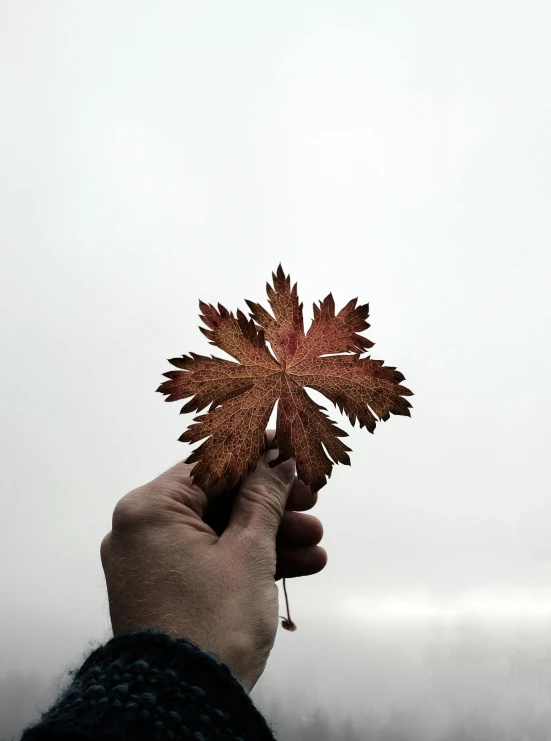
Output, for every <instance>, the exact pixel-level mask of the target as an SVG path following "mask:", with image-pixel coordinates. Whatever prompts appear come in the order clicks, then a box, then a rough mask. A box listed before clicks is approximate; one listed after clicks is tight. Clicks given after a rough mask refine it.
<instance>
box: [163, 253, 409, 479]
mask: <svg viewBox="0 0 551 741" xmlns="http://www.w3.org/2000/svg"><path fill="white" fill-rule="evenodd" d="M272 279H273V280H272V282H273V286H271V285H270V284H267V293H268V302H269V304H270V308H271V311H272V313H270V312H269V311H267V310H266V309H265V308H264V307H262V306H261V305H260V304H257V303H254V302H252V301H247V305H248V306H249V309H250V318H247V317H246V316H245V315H244V314H243V312H241V311H237V313H236V314H235V315H234V314H233V313H231V312H229V311H227V309H225V308H224V307H223V306H221V305H220V304H218V307H217V308H216V307H214V306H213V305H212V304H206V303H204V302H202V301H201V302H199V306H200V308H201V312H202V314H201V319H202V321H203V323H204V324H205V327H200V329H201V331H202V332H203V334H204V335H205V336H206V337H207V338H208V339H209V341H210V344H211V345H215V346H216V347H218V348H219V349H220V350H223V351H224V352H226V353H228V355H230V356H231V357H233V358H235V360H236V361H237V362H233V361H231V360H224V359H222V358H217V357H215V356H211V357H210V358H209V357H206V356H203V355H196V354H195V353H190V354H189V355H183V356H182V357H181V358H173V359H172V360H170V361H169V362H170V363H171V364H172V365H173V366H175V367H176V368H178V370H171V371H168V372H167V373H165V374H164V375H165V376H166V377H167V378H168V379H169V380H168V381H165V382H164V383H162V384H161V385H160V386H159V388H158V389H157V391H160V392H161V393H162V394H164V395H165V396H166V401H178V400H181V399H189V401H188V402H187V403H186V404H184V406H183V407H182V413H187V412H196V411H197V412H199V411H201V410H203V409H205V408H206V407H209V408H208V411H207V412H206V413H205V414H202V415H200V416H199V417H196V418H195V419H194V424H192V425H190V427H189V428H188V429H187V430H186V432H184V434H183V435H182V436H181V437H180V440H182V441H183V442H187V443H196V442H199V441H201V440H203V442H202V443H201V445H199V447H198V448H196V449H195V451H194V452H193V453H192V454H191V455H190V456H189V458H188V459H187V462H188V463H195V464H196V465H195V466H194V467H193V469H192V471H191V474H192V476H193V477H194V480H195V482H196V483H197V484H198V485H200V486H205V487H210V486H214V485H215V484H216V483H217V481H219V480H220V479H221V478H223V477H226V478H227V482H228V487H232V486H234V485H235V484H236V483H237V482H238V481H239V480H241V479H242V478H244V477H245V476H246V475H247V474H248V473H249V472H250V471H251V470H253V469H254V468H255V466H256V464H257V462H258V459H259V457H260V456H261V455H262V453H263V452H264V449H265V441H264V433H265V430H266V426H267V424H268V420H269V418H270V415H271V413H272V410H273V408H274V406H275V404H276V402H278V406H277V424H276V434H275V438H274V445H277V447H278V448H279V456H278V458H277V459H276V460H275V461H273V462H272V463H271V464H270V465H274V466H275V465H277V464H279V463H282V462H283V461H285V460H288V459H289V458H295V459H296V464H297V474H298V477H299V478H300V479H301V480H302V481H304V482H305V483H306V484H308V485H309V486H310V488H311V489H312V490H313V491H317V490H319V489H321V487H322V486H324V485H325V484H326V483H327V477H328V476H330V475H331V471H332V468H333V464H334V463H345V464H347V465H348V464H350V458H349V456H348V452H349V451H350V448H348V447H347V446H346V445H345V444H344V443H343V442H342V439H341V438H343V437H347V433H346V432H344V431H343V430H341V429H339V428H338V427H337V426H336V424H335V423H334V422H333V421H332V420H331V419H330V418H329V417H328V416H327V415H326V414H325V410H324V409H323V408H322V407H320V406H319V405H318V404H317V403H316V402H315V401H313V399H312V398H311V397H310V396H309V395H308V394H307V393H306V391H305V388H310V389H314V390H316V391H319V392H320V393H322V394H323V395H324V396H325V397H326V398H327V399H329V400H330V401H332V402H333V404H335V406H337V407H338V409H339V410H340V411H341V412H342V413H344V414H346V415H347V417H348V419H349V420H350V422H351V423H352V424H353V425H354V424H355V423H356V421H357V422H358V423H359V425H360V427H366V428H367V429H368V430H369V431H370V432H373V431H374V430H375V426H376V423H377V421H379V420H383V421H386V420H387V419H388V418H389V417H390V415H391V414H399V415H404V416H408V417H409V416H410V411H409V410H410V408H411V404H410V402H409V401H408V400H407V399H405V398H404V397H405V396H412V392H411V391H410V390H409V389H407V388H406V387H405V386H402V385H401V382H402V381H404V380H405V379H404V376H403V375H402V373H400V372H399V371H397V370H396V368H392V367H390V366H385V365H384V364H383V361H382V360H373V359H371V358H370V357H367V356H366V357H362V354H363V353H365V351H366V350H368V349H369V348H371V347H372V346H373V343H372V342H370V340H368V339H367V338H365V337H364V336H363V335H362V334H361V333H362V332H364V331H365V330H366V329H367V328H368V327H369V326H370V325H369V324H368V323H367V321H366V320H367V318H368V316H369V304H364V305H362V306H357V299H353V300H352V301H349V302H348V303H347V304H346V306H345V307H344V308H343V309H341V310H340V311H339V312H338V314H336V313H335V302H334V300H333V296H332V295H331V294H329V295H328V296H327V297H326V298H325V299H323V301H321V302H320V304H319V306H317V305H316V304H314V319H313V321H312V324H311V325H310V327H309V329H308V331H307V332H305V331H304V322H303V317H302V304H300V303H299V300H298V295H297V286H296V284H295V285H294V286H293V287H292V288H291V280H290V277H289V276H286V275H285V274H284V272H283V269H282V267H281V265H280V266H279V267H278V269H277V272H276V273H275V274H273V275H272Z"/></svg>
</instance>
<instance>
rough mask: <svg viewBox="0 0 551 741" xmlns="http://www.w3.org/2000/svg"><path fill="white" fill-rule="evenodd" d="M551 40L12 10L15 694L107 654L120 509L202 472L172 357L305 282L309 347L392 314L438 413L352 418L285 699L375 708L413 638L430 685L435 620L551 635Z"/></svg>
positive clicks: (139, 1) (337, 12)
mask: <svg viewBox="0 0 551 741" xmlns="http://www.w3.org/2000/svg"><path fill="white" fill-rule="evenodd" d="M550 28H551V6H549V4H548V3H546V2H543V0H542V1H541V2H538V1H536V0H525V1H524V2H522V3H521V2H507V1H505V2H500V3H496V2H490V1H489V0H467V1H466V2H462V3H442V2H437V1H436V0H420V1H419V2H415V3H414V2H408V1H406V0H390V2H388V1H387V2H382V0H380V1H374V2H353V1H352V0H339V2H337V1H336V0H325V1H320V0H317V1H316V2H307V1H306V0H293V2H291V1H290V0H289V1H288V0H282V1H281V2H278V3H271V2H267V3H257V2H252V1H250V2H249V1H246V0H235V2H232V3H226V2H222V1H221V0H207V1H206V2H198V1H193V0H188V1H186V2H176V1H170V0H163V2H161V3H154V4H153V3H147V2H144V1H143V0H134V2H129V1H128V0H110V1H109V2H106V1H104V0H94V2H87V1H84V2H80V3H74V2H70V1H69V0H53V1H52V2H49V3H41V2H38V1H37V0H35V1H33V2H31V1H30V0H20V1H19V2H17V3H15V2H9V1H8V0H4V2H2V1H1V0H0V87H1V90H2V95H1V97H0V161H1V162H2V177H1V178H0V204H1V207H0V249H1V252H2V262H1V264H2V269H1V272H0V288H1V290H0V303H1V314H0V316H1V319H0V332H1V341H2V347H3V353H2V363H1V364H0V388H1V394H0V400H1V412H2V425H1V426H0V435H1V445H2V450H3V455H2V466H1V467H0V476H1V491H2V517H1V521H0V557H1V558H2V563H3V568H2V570H1V574H0V588H1V590H2V595H3V598H2V607H1V609H0V627H1V628H2V639H0V666H2V667H4V671H5V672H8V673H9V672H23V673H25V672H27V673H31V672H36V673H38V674H39V675H40V676H44V677H48V676H51V677H54V676H57V675H58V674H60V673H61V672H62V671H63V670H64V668H65V667H66V666H68V665H74V664H75V663H78V657H79V655H80V654H81V653H82V652H83V651H84V650H85V648H86V647H87V646H88V645H89V643H90V641H101V640H103V639H105V638H106V637H108V635H109V620H108V610H107V600H106V594H105V587H104V582H103V575H102V570H101V564H100V559H99V545H100V542H101V539H102V537H103V536H104V535H105V534H106V532H107V531H108V530H109V527H110V519H111V513H112V510H113V507H114V506H115V504H116V502H117V501H118V500H119V499H120V498H121V497H122V496H123V495H124V494H126V493H127V492H128V491H130V490H131V489H133V488H135V487H136V486H139V485H141V484H143V483H145V482H146V481H149V480H151V479H152V478H154V477H155V476H157V475H158V474H159V473H161V472H162V471H164V470H166V469H167V468H168V467H170V466H171V465H173V464H174V463H176V462H177V461H179V460H181V459H183V458H184V457H185V456H186V455H187V454H188V452H189V451H188V450H187V449H186V447H185V446H184V445H183V444H182V443H179V442H178V437H179V435H180V434H181V433H182V432H183V431H184V429H185V426H186V425H187V424H188V423H189V421H191V416H189V417H187V418H184V417H182V416H180V415H179V414H178V409H177V408H176V407H175V406H174V405H170V404H168V405H167V404H163V403H162V397H161V396H160V395H159V394H155V393H154V392H155V389H156V387H157V385H158V384H159V382H160V381H161V380H162V379H161V374H162V373H163V372H164V371H165V370H167V362H166V358H170V357H174V356H175V355H180V354H182V353H188V352H189V351H194V352H197V353H209V354H210V352H211V349H212V348H211V347H210V346H209V345H208V343H207V341H206V339H205V338H204V337H203V335H202V334H201V333H200V332H199V330H198V328H197V327H198V324H199V319H198V313H199V312H198V301H199V299H202V300H205V301H208V302H212V303H216V302H218V301H220V302H221V303H222V304H224V306H226V307H228V308H230V309H233V310H235V309H237V308H241V309H246V305H245V302H244V299H246V298H247V299H251V300H253V301H259V302H265V283H266V281H267V280H268V279H269V278H270V275H271V272H272V271H273V270H274V269H275V268H276V267H277V265H278V264H279V263H280V262H281V263H282V265H283V267H284V269H285V270H286V272H289V273H290V274H291V278H292V280H293V281H297V282H298V288H299V294H300V297H301V299H302V300H303V301H304V306H305V320H306V323H308V321H309V320H310V319H311V317H312V310H311V305H312V302H313V301H317V300H319V299H321V298H323V297H324V296H326V295H327V293H329V291H331V292H332V293H333V295H334V296H335V300H336V303H337V304H338V305H341V306H342V305H344V304H345V303H346V302H348V300H349V299H351V298H353V297H358V298H359V300H360V302H361V303H366V302H369V304H370V309H371V316H370V323H371V328H370V329H369V330H368V332H367V333H366V334H367V336H368V337H369V338H370V339H371V340H373V341H374V342H375V343H376V344H375V346H374V348H373V350H372V352H371V355H372V357H373V358H377V359H383V360H385V362H386V363H387V364H390V365H394V366H397V367H398V369H399V370H401V371H402V372H403V373H404V375H405V376H406V382H405V383H406V385H407V386H408V387H409V388H410V389H411V390H412V391H413V392H414V394H415V396H414V397H412V403H413V410H412V418H411V419H407V418H403V417H392V418H391V419H390V420H389V421H388V422H386V423H384V424H383V423H381V424H380V425H378V427H377V430H376V432H375V434H374V435H369V434H368V433H367V432H366V431H365V430H359V429H358V428H357V427H356V428H352V427H351V426H350V425H349V423H348V422H347V421H346V420H344V419H343V418H342V417H341V416H340V414H339V412H338V410H335V409H333V407H332V406H331V405H328V411H329V412H330V414H331V416H332V418H333V419H335V420H336V421H337V422H338V423H339V425H340V426H341V427H343V429H345V430H346V431H347V432H349V434H350V439H349V441H348V442H349V445H350V447H351V448H352V450H353V453H352V454H351V459H352V465H351V466H350V467H344V466H336V467H335V470H334V472H333V475H332V477H331V480H330V482H329V484H328V485H327V486H326V487H325V488H324V489H323V490H322V491H321V492H320V497H319V502H318V504H317V506H316V508H315V511H314V513H315V514H316V515H317V516H318V517H319V518H320V519H321V520H322V522H323V524H324V528H325V535H324V539H323V542H322V545H323V546H324V548H325V549H326V550H327V552H328V557H329V560H328V565H327V567H326V569H325V570H324V571H323V573H322V574H318V575H316V576H313V577H309V578H304V579H299V580H294V581H293V582H292V583H290V584H289V596H290V599H291V610H292V615H293V619H294V620H295V622H296V623H297V624H298V626H299V630H298V631H297V632H296V633H292V634H287V633H285V632H284V631H281V634H280V635H278V639H277V642H276V647H275V649H274V652H273V656H272V660H271V662H270V664H269V666H268V669H267V671H266V673H265V675H264V677H263V678H262V680H261V684H260V687H259V690H258V691H259V693H260V692H266V693H268V694H269V692H270V690H271V691H273V692H275V693H279V694H280V695H281V696H282V697H283V696H284V693H285V691H286V688H290V689H289V691H292V690H293V683H292V680H291V679H290V677H293V676H295V670H296V671H297V674H296V676H297V677H298V676H302V673H304V676H303V679H301V684H302V685H304V686H307V687H308V688H309V690H310V689H311V691H312V692H313V693H314V696H315V701H322V700H323V698H335V697H337V698H338V697H339V694H338V693H339V687H340V688H342V693H343V697H345V696H346V697H349V698H352V699H351V703H352V705H354V703H356V705H355V706H354V707H357V706H358V703H359V702H360V701H359V699H358V696H357V695H352V694H351V690H350V687H352V684H354V685H356V684H358V683H359V684H362V683H367V684H369V683H371V681H372V679H373V668H372V666H371V665H369V662H367V664H366V653H365V651H367V648H366V649H365V651H362V650H348V649H346V648H343V645H347V646H349V648H350V646H351V645H352V644H350V645H349V644H346V640H345V639H346V638H347V637H348V638H349V640H350V641H353V642H354V645H355V646H359V645H360V644H361V645H362V646H363V645H364V643H365V642H367V643H365V645H367V644H369V645H372V644H373V641H374V642H375V643H374V644H373V645H379V643H380V641H379V639H377V640H375V639H374V638H373V636H374V635H376V634H377V630H383V632H384V631H385V630H386V631H387V632H386V633H385V635H387V637H390V636H395V638H393V639H392V641H390V643H389V646H390V648H389V651H390V652H391V654H392V650H393V649H392V646H396V651H397V652H398V653H397V654H396V656H398V657H402V658H399V659H396V658H395V661H396V662H397V663H396V666H397V667H398V669H397V671H398V672H399V671H400V667H403V666H404V665H405V664H404V662H405V661H406V659H405V658H404V656H405V654H404V651H406V652H407V650H409V649H408V647H409V648H411V646H412V645H416V646H418V647H420V646H421V645H423V646H425V645H426V641H430V640H431V639H432V638H431V637H434V630H435V628H434V626H435V625H438V626H440V627H439V630H442V631H443V633H442V636H443V638H442V640H443V641H444V644H445V645H448V644H449V645H452V643H453V641H454V640H455V638H454V636H455V635H456V633H455V631H456V630H458V628H457V626H458V625H463V624H468V625H471V624H474V623H472V621H475V622H476V624H477V625H478V626H480V625H482V626H489V627H488V628H487V629H488V630H490V633H492V634H493V631H495V630H497V627H496V626H501V625H509V626H510V627H511V626H512V627H511V629H514V630H516V629H517V628H518V626H519V625H521V624H522V625H525V624H526V625H529V624H532V623H534V624H535V623H537V624H538V625H541V624H542V621H546V620H548V619H549V620H551V538H550V537H549V535H550V525H549V522H550V519H551V504H550V501H549V493H550V486H549V465H548V447H549V440H550V435H549V427H548V422H547V420H548V418H549V415H550V413H551V392H550V391H549V390H548V388H547V378H548V377H549V371H550V370H551V350H550V347H549V341H548V338H549V336H550V333H551V299H550V293H549V288H548V286H549V276H550V270H551V257H550V249H549V244H550V238H551V223H550V220H549V206H548V204H549V197H550V195H551V139H550V137H549V134H548V132H549V131H550V130H551V31H550ZM312 396H313V397H314V398H316V399H317V398H319V397H317V396H316V395H315V393H312ZM465 621H466V623H465ZM519 621H520V622H519ZM400 625H401V626H402V628H400V629H398V628H396V626H400ZM374 626H379V627H378V628H376V627H374ZM393 626H394V627H393ZM419 630H420V631H421V632H420V633H419ZM473 630H474V628H473ZM477 630H478V628H477ZM484 630H486V628H484ZM374 631H375V632H374ZM411 631H413V632H411ZM498 633H499V631H498ZM406 634H407V635H408V636H409V638H408V641H402V642H401V643H400V640H399V636H404V635H406ZM537 634H538V635H544V631H543V632H541V633H537ZM377 635H378V634H377ZM515 635H516V634H515ZM423 636H424V637H423ZM389 640H390V638H389ZM394 640H396V643H393V641H394ZM515 640H516V639H515ZM519 640H521V643H522V641H523V640H525V639H524V638H521V639H519ZM541 640H542V644H541V648H542V650H546V644H545V641H544V638H542V639H541ZM342 641H344V644H343V643H342ZM362 641H363V642H364V643H362ZM446 641H447V642H448V643H446ZM416 642H417V643H416ZM398 644H400V645H402V648H399V645H398ZM503 645H505V644H503ZM507 645H509V644H507ZM522 645H523V644H522ZM336 647H340V648H338V649H337V648H336ZM423 650H425V649H423ZM427 650H428V649H427ZM338 651H340V654H338V655H339V656H340V657H341V659H342V657H343V656H344V655H346V661H344V663H343V661H340V660H339V661H337V660H336V659H335V656H336V655H337V653H336V652H338ZM400 651H402V653H400ZM467 654H468V655H471V654H469V652H467ZM474 654H475V656H476V651H475V652H474ZM392 655H394V654H392ZM387 658H388V657H387ZM496 660H497V659H496ZM386 661H387V659H386V658H385V660H384V661H381V662H380V663H379V664H377V667H378V670H379V669H380V668H381V666H383V665H386V664H385V662H386ZM450 661H452V659H450ZM471 661H472V663H471V665H470V666H471V668H472V670H473V672H474V671H475V665H476V660H475V659H473V658H471ZM331 662H332V665H334V666H335V665H336V666H339V667H342V669H341V676H340V677H336V676H334V673H333V674H331V676H325V675H324V674H323V670H324V667H327V666H329V665H331ZM335 662H336V663H335ZM370 666H371V668H369V667H370ZM454 666H455V664H454ZM366 667H367V668H366ZM299 670H300V671H299ZM301 672H302V673H301ZM344 674H346V676H347V677H348V678H349V680H348V684H347V682H346V681H344V680H343V676H344ZM314 675H315V677H314ZM324 676H325V678H324ZM416 676H417V675H416ZM314 679H315V681H314ZM408 683H409V684H408ZM405 685H406V688H407V687H409V689H410V690H411V691H414V690H415V689H416V687H417V686H418V680H417V679H414V678H413V675H412V676H411V677H409V679H406V680H405ZM550 687H551V685H550ZM397 693H398V689H397V685H396V683H395V682H390V683H389V684H388V686H387V689H386V690H385V691H384V692H383V693H382V696H381V697H380V698H379V700H378V702H379V703H383V701H384V702H386V703H387V704H390V703H392V702H393V701H394V700H396V699H397V698H398V694H397ZM406 694H407V693H406ZM400 697H401V696H400ZM323 701H325V700H323ZM354 707H352V708H351V711H353V710H354Z"/></svg>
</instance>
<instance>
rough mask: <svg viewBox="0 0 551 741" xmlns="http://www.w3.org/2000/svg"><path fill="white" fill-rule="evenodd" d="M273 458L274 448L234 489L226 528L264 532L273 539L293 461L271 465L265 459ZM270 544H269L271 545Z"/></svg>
mask: <svg viewBox="0 0 551 741" xmlns="http://www.w3.org/2000/svg"><path fill="white" fill-rule="evenodd" d="M274 458H277V451H269V452H267V453H265V454H264V455H263V456H262V458H261V459H260V461H259V462H258V465H257V467H256V469H255V470H254V471H253V473H252V474H250V475H249V476H248V477H247V478H246V479H245V481H244V482H243V483H242V485H241V486H240V488H239V491H238V492H237V495H236V497H235V501H234V503H233V507H232V510H231V516H230V521H229V523H228V527H227V528H226V532H228V536H231V535H232V531H235V530H239V531H240V532H243V531H246V532H248V533H251V534H254V536H255V537H258V536H265V537H267V538H268V540H267V542H269V539H271V538H273V540H272V544H273V543H274V541H275V538H276V535H277V531H278V529H279V526H280V524H281V519H282V517H283V513H284V511H285V507H286V504H287V500H288V498H289V495H290V493H291V489H292V488H293V485H294V482H295V462H294V460H293V459H292V458H291V459H289V460H287V461H285V462H284V463H281V464H280V465H278V466H276V467H275V468H271V467H270V466H269V465H268V463H269V461H271V460H273V459H274ZM272 547H273V545H272Z"/></svg>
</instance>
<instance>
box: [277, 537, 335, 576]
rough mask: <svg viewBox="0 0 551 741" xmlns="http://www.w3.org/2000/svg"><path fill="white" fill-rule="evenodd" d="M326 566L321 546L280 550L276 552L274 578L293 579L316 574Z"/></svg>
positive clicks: (323, 550)
mask: <svg viewBox="0 0 551 741" xmlns="http://www.w3.org/2000/svg"><path fill="white" fill-rule="evenodd" d="M326 564H327V552H326V551H325V549H324V548H322V547H321V546H319V545H317V546H307V547H305V548H281V549H278V551H277V567H276V573H275V578H276V580H278V579H293V578H295V577H298V576H311V575H312V574H318V573H319V572H320V571H322V569H323V568H324V567H325V565H326Z"/></svg>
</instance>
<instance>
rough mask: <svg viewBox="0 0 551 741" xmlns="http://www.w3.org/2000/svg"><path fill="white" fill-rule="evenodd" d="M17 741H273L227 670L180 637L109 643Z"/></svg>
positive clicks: (153, 635)
mask: <svg viewBox="0 0 551 741" xmlns="http://www.w3.org/2000/svg"><path fill="white" fill-rule="evenodd" d="M72 675H73V676H72V681H71V683H70V684H69V686H68V687H67V689H66V690H64V691H63V692H62V694H61V695H60V696H59V697H58V699H57V700H56V701H55V703H54V704H53V706H52V707H51V708H50V709H49V710H47V711H46V712H45V713H43V714H42V717H41V719H40V720H39V721H38V722H37V723H36V724H35V725H33V726H31V727H29V728H27V729H25V731H24V733H23V736H22V739H21V741H54V739H55V741H100V739H101V741H118V739H132V741H142V740H143V741H146V740H147V741H154V740H155V741H165V739H171V741H172V740H173V741H177V740H178V739H183V740H184V741H187V739H192V740H193V741H211V739H217V741H223V740H226V741H274V736H273V734H272V732H271V730H270V728H269V726H268V724H267V723H266V720H265V719H264V717H263V716H262V715H261V714H260V712H259V711H258V710H257V709H256V707H255V706H254V704H253V702H252V701H251V699H250V698H249V696H248V694H247V693H246V691H245V689H244V688H243V686H242V685H241V684H240V683H239V681H238V680H237V679H236V678H235V677H234V676H233V674H232V673H231V672H230V670H229V668H228V667H227V666H226V665H225V664H222V663H221V662H220V661H218V660H217V659H216V658H215V657H214V656H212V655H211V654H209V653H207V652H205V651H203V650H201V649H200V648H197V646H194V645H193V644H191V643H189V642H188V641H186V640H184V639H177V638H171V637H170V636H168V635H166V634H164V633H161V632H159V631H156V630H145V631H140V632H136V633H130V634H128V635H121V636H117V637H115V638H112V639H111V640H110V641H108V642H107V643H105V644H104V645H102V646H100V647H99V648H97V649H96V650H95V651H93V653H91V654H90V656H88V658H87V659H86V660H85V661H84V663H83V665H82V666H81V667H80V669H78V670H77V671H76V672H72Z"/></svg>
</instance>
